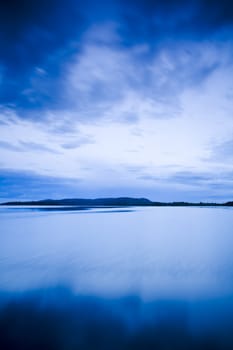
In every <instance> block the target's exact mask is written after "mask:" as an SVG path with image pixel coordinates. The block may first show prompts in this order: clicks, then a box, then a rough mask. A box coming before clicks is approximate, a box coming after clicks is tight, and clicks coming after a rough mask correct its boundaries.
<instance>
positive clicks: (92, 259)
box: [0, 207, 233, 350]
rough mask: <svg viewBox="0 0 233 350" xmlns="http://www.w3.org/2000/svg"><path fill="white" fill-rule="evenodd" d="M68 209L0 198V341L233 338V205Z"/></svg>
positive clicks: (148, 343)
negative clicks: (8, 203) (0, 203)
mask: <svg viewBox="0 0 233 350" xmlns="http://www.w3.org/2000/svg"><path fill="white" fill-rule="evenodd" d="M74 209H75V210H74ZM74 209H73V210H72V208H70V209H68V210H67V208H66V210H62V208H46V207H44V208H42V209H40V208H35V207H8V208H7V207H1V209H0V227H1V233H0V347H1V349H4V350H5V349H16V348H17V349H42V348H43V349H82V350H85V349H101V350H102V349H188V348H189V349H232V348H233V209H232V208H225V207H205V208H201V207H178V208H176V207H136V208H130V207H129V208H92V209H91V208H82V210H79V209H80V208H74Z"/></svg>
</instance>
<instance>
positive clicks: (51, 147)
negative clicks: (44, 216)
mask: <svg viewBox="0 0 233 350" xmlns="http://www.w3.org/2000/svg"><path fill="white" fill-rule="evenodd" d="M0 17H1V20H0V45H1V50H0V200H1V201H5V200H9V199H10V200H11V199H42V198H64V197H98V196H101V197H103V196H135V197H137V196H144V197H148V198H150V199H153V200H161V201H169V200H171V201H173V200H189V201H191V200H192V201H203V200H216V201H225V200H232V199H233V176H232V175H233V39H232V38H233V3H232V1H230V0H222V1H218V0H212V1H210V0H189V1H184V0H163V1H162V0H160V1H159V0H157V1H156V0H144V1H142V0H125V1H123V0H109V1H94V0H86V1H85V2H84V1H81V0H40V1H39V0H35V1H31V0H9V1H1V2H0Z"/></svg>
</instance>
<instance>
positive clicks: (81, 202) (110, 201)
mask: <svg viewBox="0 0 233 350" xmlns="http://www.w3.org/2000/svg"><path fill="white" fill-rule="evenodd" d="M1 205H16V206H20V205H30V206H44V205H48V206H52V205H54V206H77V205H78V206H90V207H100V206H115V207H124V206H144V207H145V206H147V207H188V206H228V207H232V206H233V201H231V202H226V203H207V202H199V203H190V202H154V201H151V200H149V199H147V198H130V197H119V198H95V199H83V198H66V199H43V200H39V201H13V202H5V203H1Z"/></svg>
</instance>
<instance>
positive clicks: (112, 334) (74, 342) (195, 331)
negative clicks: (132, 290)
mask: <svg viewBox="0 0 233 350" xmlns="http://www.w3.org/2000/svg"><path fill="white" fill-rule="evenodd" d="M229 305H230V307H231V310H230V311H229ZM232 307H233V300H232V299H229V300H212V301H210V302H207V303H205V304H204V305H203V304H202V303H201V302H194V303H192V304H190V303H188V302H182V301H164V300H157V301H154V302H142V300H141V299H140V298H138V297H133V296H131V297H122V298H118V299H109V298H105V299H103V298H97V297H84V296H75V295H73V294H72V293H71V291H70V290H68V289H65V288H61V287H60V288H54V289H44V290H38V291H33V292H30V293H22V294H20V295H9V294H8V295H2V298H1V303H0V347H1V349H4V350H7V349H25V350H27V349H32V350H36V349H56V350H59V349H66V350H70V349H82V350H89V349H101V350H102V349H103V350H104V349H106V350H107V349H122V350H124V349H125V350H126V349H136V350H139V349H140V350H144V349H159V350H160V349H163V350H165V349H174V350H176V349H177V350H178V349H179V350H182V349H185V350H186V349H200V350H202V349H203V350H204V349H219V350H220V349H223V350H225V349H232V348H233V332H232V331H233V318H232Z"/></svg>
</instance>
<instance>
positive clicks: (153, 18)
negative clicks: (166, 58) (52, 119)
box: [0, 0, 233, 115]
mask: <svg viewBox="0 0 233 350" xmlns="http://www.w3.org/2000/svg"><path fill="white" fill-rule="evenodd" d="M106 21H109V22H110V21H114V22H116V23H117V24H118V32H119V36H120V38H121V41H120V45H122V46H131V45H134V44H135V43H147V44H148V45H149V47H150V49H151V52H153V51H154V50H156V48H157V47H158V46H159V45H160V44H161V43H162V42H163V41H169V40H171V41H174V40H182V39H184V38H191V39H192V40H197V41H201V40H205V39H206V38H211V37H215V36H216V35H218V36H220V37H219V39H218V40H224V38H225V39H226V38H227V37H228V36H230V35H232V30H231V26H232V24H233V2H232V1H230V0H222V1H220V0H212V1H210V0H189V1H185V0H163V1H162V0H161V1H158V0H152V1H151V0H150V1H149V0H144V1H142V0H126V1H123V0H110V1H91V0H86V1H81V0H34V1H31V0H6V1H0V45H1V53H0V73H1V89H0V104H1V106H3V107H4V106H10V107H12V105H13V106H14V108H17V109H18V110H19V111H20V110H23V111H24V115H25V111H28V110H31V109H38V108H42V109H43V108H47V107H48V106H52V107H55V106H56V107H57V106H58V101H59V97H61V96H62V91H61V89H59V87H60V85H59V79H60V77H61V75H62V70H63V68H64V65H65V63H66V62H67V61H69V60H70V59H72V55H73V54H76V53H77V52H78V50H79V45H78V41H79V40H80V39H81V37H82V35H83V33H84V32H85V31H86V30H87V29H88V28H89V27H91V26H93V25H95V24H99V23H101V22H106ZM146 59H147V60H149V59H150V57H149V55H147V57H145V60H146ZM36 67H40V68H42V69H45V70H46V76H43V81H42V79H41V76H40V74H39V73H36V72H35V69H36ZM32 80H33V81H36V84H33V86H32ZM27 91H30V94H28V93H27ZM29 95H30V96H29ZM32 97H33V98H32ZM60 101H62V99H60Z"/></svg>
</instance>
